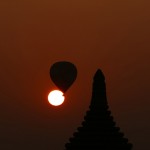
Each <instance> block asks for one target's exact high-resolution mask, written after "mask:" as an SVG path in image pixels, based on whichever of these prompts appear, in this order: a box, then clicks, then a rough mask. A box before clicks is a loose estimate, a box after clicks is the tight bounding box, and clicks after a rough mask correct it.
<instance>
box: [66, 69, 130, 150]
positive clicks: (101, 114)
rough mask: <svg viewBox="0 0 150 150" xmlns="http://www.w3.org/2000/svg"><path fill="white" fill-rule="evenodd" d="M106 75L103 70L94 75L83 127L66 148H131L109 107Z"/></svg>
mask: <svg viewBox="0 0 150 150" xmlns="http://www.w3.org/2000/svg"><path fill="white" fill-rule="evenodd" d="M108 108H109V107H108V103H107V97H106V85H105V77H104V75H103V73H102V71H101V70H98V71H97V72H96V74H95V76H94V81H93V91H92V99H91V104H90V106H89V110H88V111H87V112H86V115H85V117H84V121H83V122H82V125H81V127H78V128H77V131H76V132H75V133H74V134H73V137H71V138H70V139H69V142H68V143H67V144H66V145H65V149H66V150H131V149H132V144H131V143H129V142H128V139H127V138H125V137H124V134H123V133H122V132H121V131H120V128H119V127H117V126H116V123H115V121H114V119H113V117H112V115H111V111H110V110H109V109H108Z"/></svg>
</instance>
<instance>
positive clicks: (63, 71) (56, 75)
mask: <svg viewBox="0 0 150 150" xmlns="http://www.w3.org/2000/svg"><path fill="white" fill-rule="evenodd" d="M50 77H51V79H52V81H53V82H54V84H55V85H56V86H57V87H58V88H59V89H60V90H61V91H62V92H66V91H67V90H68V88H69V87H70V86H71V85H72V84H73V82H74V81H75V79H76V77H77V69H76V67H75V65H74V64H72V63H70V62H67V61H60V62H56V63H54V64H53V65H52V66H51V68H50Z"/></svg>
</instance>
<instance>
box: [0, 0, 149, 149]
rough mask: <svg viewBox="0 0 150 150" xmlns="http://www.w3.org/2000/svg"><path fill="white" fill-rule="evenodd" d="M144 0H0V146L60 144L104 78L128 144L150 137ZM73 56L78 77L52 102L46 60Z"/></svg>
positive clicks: (138, 145) (143, 143) (145, 144)
mask: <svg viewBox="0 0 150 150" xmlns="http://www.w3.org/2000/svg"><path fill="white" fill-rule="evenodd" d="M149 8H150V2H149V0H137V1H135V0H123V1H120V0H116V1H112V0H102V1H98V0H92V1H86V0H80V1H79V0H72V1H69V0H65V1H62V0H55V1H48V0H42V1H39V0H36V1H35V0H22V1H17V0H15V1H12V0H2V1H0V69H1V72H0V79H1V80H0V149H2V150H12V149H15V150H20V149H21V150H27V149H28V150H31V149H37V150H41V149H44V150H62V149H63V148H64V144H65V143H66V142H67V141H68V139H69V137H71V136H72V133H73V132H74V131H75V129H76V128H77V127H78V126H79V125H80V123H81V121H82V120H83V116H84V114H85V112H86V110H87V109H88V106H89V103H90V99H91V87H92V77H93V75H94V73H95V72H96V70H97V69H98V68H101V69H102V70H103V72H104V74H105V76H106V83H107V95H108V101H109V106H110V109H111V111H112V113H113V116H114V118H115V120H116V122H117V125H118V126H120V127H121V129H122V131H123V132H124V133H125V135H126V137H128V138H129V140H130V141H131V142H132V143H133V144H134V150H148V149H150V146H149V139H150V118H149V115H150V109H149V107H150V100H149V98H150V92H149V90H150V78H149V77H150V60H149V58H150V9H149ZM60 60H66V61H71V62H73V63H74V64H75V65H76V66H77V68H78V78H77V80H76V82H75V83H74V84H73V86H72V87H71V88H70V89H69V90H68V92H67V93H66V101H65V103H64V104H63V105H62V106H61V107H58V108H53V107H51V106H50V105H49V104H48V102H47V94H48V92H49V91H50V90H52V89H53V88H55V86H54V84H53V83H52V81H51V80H50V77H49V68H50V66H51V65H52V64H53V63H54V62H56V61H60Z"/></svg>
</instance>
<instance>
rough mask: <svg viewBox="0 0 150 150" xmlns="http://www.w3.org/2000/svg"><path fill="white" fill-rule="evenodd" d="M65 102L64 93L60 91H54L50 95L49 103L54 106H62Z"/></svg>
mask: <svg viewBox="0 0 150 150" xmlns="http://www.w3.org/2000/svg"><path fill="white" fill-rule="evenodd" d="M64 100H65V97H64V94H63V92H61V91H59V90H53V91H51V92H50V93H49V95H48V101H49V103H50V104H51V105H53V106H59V105H61V104H62V103H63V102H64Z"/></svg>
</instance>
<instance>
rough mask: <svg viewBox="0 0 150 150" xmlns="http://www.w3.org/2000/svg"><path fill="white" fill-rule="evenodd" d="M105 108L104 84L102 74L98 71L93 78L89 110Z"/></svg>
mask: <svg viewBox="0 0 150 150" xmlns="http://www.w3.org/2000/svg"><path fill="white" fill-rule="evenodd" d="M95 107H97V108H106V107H108V106H107V97H106V84H105V77H104V74H103V72H102V71H101V70H100V69H98V70H97V71H96V73H95V75H94V78H93V90H92V100H91V105H90V108H91V109H95Z"/></svg>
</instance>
